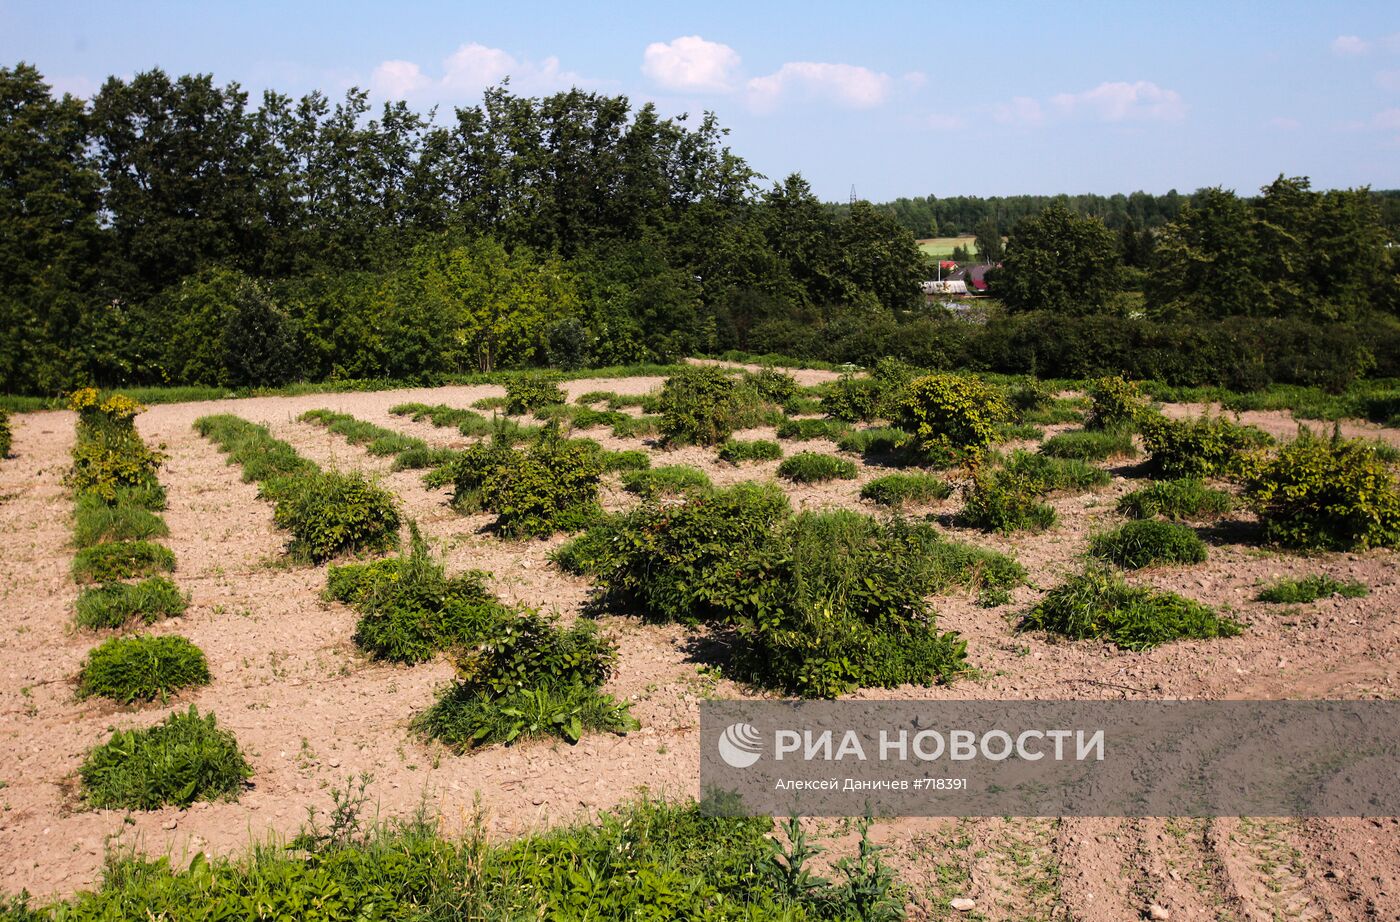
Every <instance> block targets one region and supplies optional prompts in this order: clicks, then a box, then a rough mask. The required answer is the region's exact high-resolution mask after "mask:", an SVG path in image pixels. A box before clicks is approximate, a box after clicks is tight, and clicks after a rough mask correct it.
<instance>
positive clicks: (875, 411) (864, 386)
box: [821, 374, 880, 423]
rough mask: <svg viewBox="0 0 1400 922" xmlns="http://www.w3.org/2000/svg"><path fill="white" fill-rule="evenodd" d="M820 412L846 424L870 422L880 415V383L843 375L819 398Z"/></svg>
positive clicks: (869, 379)
mask: <svg viewBox="0 0 1400 922" xmlns="http://www.w3.org/2000/svg"><path fill="white" fill-rule="evenodd" d="M821 405H822V412H824V413H825V414H826V415H827V416H830V417H831V418H832V419H839V420H841V421H843V422H847V423H856V422H866V423H868V422H870V421H872V420H874V419H877V418H878V417H879V415H880V382H878V381H876V380H875V379H874V378H868V377H865V376H857V375H854V374H844V375H842V376H841V377H840V378H839V379H837V380H836V381H835V382H833V383H832V384H831V385H830V386H829V389H828V390H827V392H826V393H825V394H822V398H821Z"/></svg>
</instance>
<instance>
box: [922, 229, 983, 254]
mask: <svg viewBox="0 0 1400 922" xmlns="http://www.w3.org/2000/svg"><path fill="white" fill-rule="evenodd" d="M959 246H960V247H967V251H968V253H970V254H972V255H973V256H976V255H977V244H976V238H974V237H973V236H972V235H970V234H969V235H968V236H966V237H927V238H925V239H923V240H920V241H919V249H920V250H923V251H924V253H925V255H928V256H932V257H934V258H935V259H947V258H948V257H949V256H952V255H953V247H959Z"/></svg>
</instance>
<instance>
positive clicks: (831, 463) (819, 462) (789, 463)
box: [778, 451, 856, 483]
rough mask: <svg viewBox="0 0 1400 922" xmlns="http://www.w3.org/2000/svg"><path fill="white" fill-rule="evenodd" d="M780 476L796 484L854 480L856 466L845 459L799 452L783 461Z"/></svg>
mask: <svg viewBox="0 0 1400 922" xmlns="http://www.w3.org/2000/svg"><path fill="white" fill-rule="evenodd" d="M778 476H779V477H782V478H784V479H786V480H791V481H793V482H794V483H818V482H820V481H823V480H854V479H855V477H856V466H855V465H854V464H853V463H851V462H850V461H847V460H846V459H845V458H838V457H836V456H835V455H823V454H819V453H818V452H814V451H799V452H798V453H797V454H795V455H790V456H789V457H787V458H785V459H783V463H782V464H779V465H778Z"/></svg>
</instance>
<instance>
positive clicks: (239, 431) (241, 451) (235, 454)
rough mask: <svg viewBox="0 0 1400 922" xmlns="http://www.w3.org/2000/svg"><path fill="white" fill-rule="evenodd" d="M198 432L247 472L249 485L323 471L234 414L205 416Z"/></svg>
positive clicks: (202, 417) (290, 448)
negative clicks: (250, 483)
mask: <svg viewBox="0 0 1400 922" xmlns="http://www.w3.org/2000/svg"><path fill="white" fill-rule="evenodd" d="M194 428H195V431H197V432H198V433H199V434H200V435H202V436H203V437H204V438H206V439H209V440H210V441H211V442H213V443H214V444H215V445H217V446H218V447H219V450H220V451H222V452H224V453H225V454H226V455H228V460H229V463H230V464H237V465H239V466H240V467H242V468H243V479H244V480H245V481H252V482H257V483H263V482H265V481H269V480H273V479H275V478H278V477H288V476H293V475H298V474H313V473H315V472H317V471H318V470H319V468H317V467H316V465H315V464H314V463H312V462H311V461H310V460H308V459H306V458H303V457H302V456H301V455H299V454H297V452H296V449H295V448H293V447H292V446H291V445H289V444H287V443H286V442H284V441H282V440H281V439H274V438H273V437H272V433H271V432H269V431H268V428H267V427H266V426H259V425H255V424H254V423H250V422H248V421H247V420H244V419H240V418H239V417H237V416H234V415H232V414H230V413H220V414H218V415H215V416H201V417H200V418H199V419H197V420H195V423H194Z"/></svg>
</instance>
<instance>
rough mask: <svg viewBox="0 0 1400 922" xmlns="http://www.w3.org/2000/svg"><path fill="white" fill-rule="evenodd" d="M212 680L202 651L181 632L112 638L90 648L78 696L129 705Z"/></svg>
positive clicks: (79, 675)
mask: <svg viewBox="0 0 1400 922" xmlns="http://www.w3.org/2000/svg"><path fill="white" fill-rule="evenodd" d="M208 684H209V664H208V663H207V662H205V659H204V653H203V652H202V651H201V650H200V649H199V647H196V646H195V645H194V644H192V643H190V642H189V641H188V640H186V639H185V638H183V637H176V636H165V637H151V636H148V635H143V636H138V637H113V638H111V639H110V640H108V641H106V642H105V643H103V644H101V645H100V646H98V647H96V648H94V649H93V650H92V651H90V652H89V653H88V655H87V659H86V660H85V661H84V662H83V668H82V671H81V672H80V673H79V674H78V696H79V697H82V698H88V697H92V696H98V697H102V698H111V699H112V700H113V701H120V702H121V703H123V704H130V703H131V702H133V701H153V700H155V699H156V698H160V699H162V700H164V698H165V697H166V696H167V695H169V694H170V693H171V692H174V691H178V690H179V689H182V688H189V687H191V686H195V685H208Z"/></svg>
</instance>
